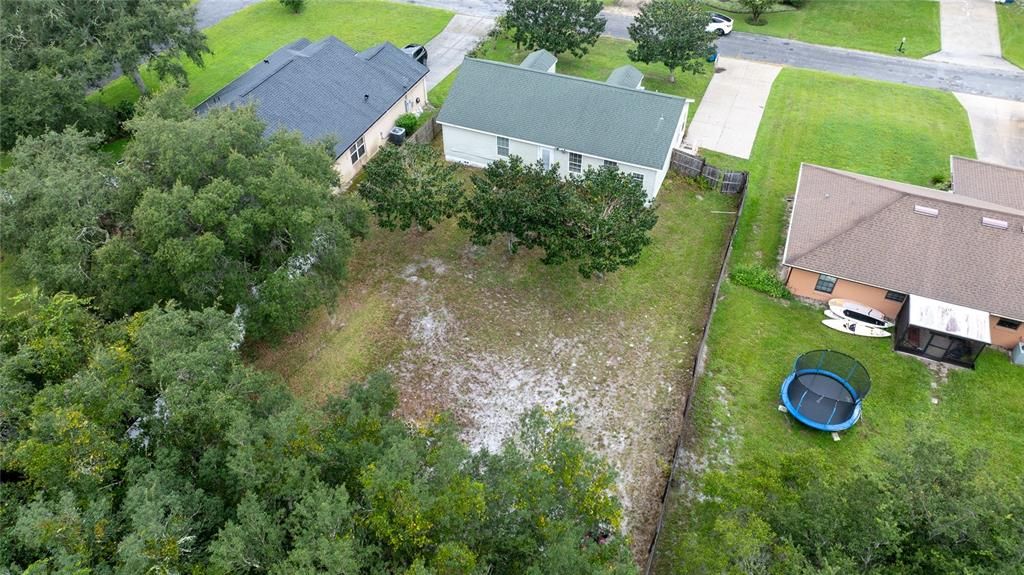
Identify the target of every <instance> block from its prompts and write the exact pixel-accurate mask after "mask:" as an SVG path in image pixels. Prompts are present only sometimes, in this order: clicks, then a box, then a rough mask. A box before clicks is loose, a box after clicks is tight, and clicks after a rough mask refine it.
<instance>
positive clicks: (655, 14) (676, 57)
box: [628, 0, 714, 82]
mask: <svg viewBox="0 0 1024 575" xmlns="http://www.w3.org/2000/svg"><path fill="white" fill-rule="evenodd" d="M707 25H708V12H707V9H706V8H705V6H704V5H703V4H702V3H701V2H698V1H697V0H651V1H650V2H648V3H646V4H644V5H643V6H641V8H640V13H639V14H637V16H636V18H635V19H634V20H633V22H632V23H631V24H630V25H629V37H630V38H632V40H633V42H635V43H636V46H634V47H633V48H630V49H629V52H628V54H629V59H630V60H633V61H634V62H643V63H645V64H650V63H652V62H661V63H662V64H664V65H665V66H666V67H667V68H668V72H669V82H675V81H676V75H675V71H676V69H677V68H678V69H679V70H680V71H682V72H692V73H694V74H699V73H701V72H703V71H704V67H705V66H704V59H705V58H706V57H707V56H708V54H709V53H710V52H711V50H712V49H713V47H714V34H712V33H711V32H707V31H706V27H707Z"/></svg>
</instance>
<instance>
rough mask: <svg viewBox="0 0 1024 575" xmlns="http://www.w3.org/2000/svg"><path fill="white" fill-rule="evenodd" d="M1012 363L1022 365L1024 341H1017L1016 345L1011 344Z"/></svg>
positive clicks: (1023, 363) (1023, 362)
mask: <svg viewBox="0 0 1024 575" xmlns="http://www.w3.org/2000/svg"><path fill="white" fill-rule="evenodd" d="M1012 355H1013V363H1015V364H1016V365H1024V341H1020V342H1017V345H1015V346H1013V354H1012Z"/></svg>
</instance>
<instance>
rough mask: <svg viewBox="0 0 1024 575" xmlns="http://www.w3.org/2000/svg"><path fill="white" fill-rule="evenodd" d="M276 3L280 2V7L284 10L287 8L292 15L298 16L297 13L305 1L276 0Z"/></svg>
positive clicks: (300, 10)
mask: <svg viewBox="0 0 1024 575" xmlns="http://www.w3.org/2000/svg"><path fill="white" fill-rule="evenodd" d="M278 1H279V2H281V5H282V6H284V7H285V8H287V9H289V10H291V11H292V13H293V14H298V13H299V12H302V8H303V5H305V3H306V0H278Z"/></svg>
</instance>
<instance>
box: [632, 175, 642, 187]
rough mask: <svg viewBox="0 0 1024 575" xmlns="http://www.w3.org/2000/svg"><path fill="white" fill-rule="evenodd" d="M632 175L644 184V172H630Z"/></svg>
mask: <svg viewBox="0 0 1024 575" xmlns="http://www.w3.org/2000/svg"><path fill="white" fill-rule="evenodd" d="M630 176H632V177H633V179H634V180H636V181H638V182H640V185H641V186H642V185H644V175H643V174H638V173H636V172H633V173H632V174H630Z"/></svg>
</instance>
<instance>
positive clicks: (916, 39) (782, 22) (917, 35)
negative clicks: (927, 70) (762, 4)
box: [729, 0, 941, 58]
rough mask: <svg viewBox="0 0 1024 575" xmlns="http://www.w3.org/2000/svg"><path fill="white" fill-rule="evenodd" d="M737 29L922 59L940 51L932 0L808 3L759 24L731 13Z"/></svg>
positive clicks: (818, 0) (817, 0)
mask: <svg viewBox="0 0 1024 575" xmlns="http://www.w3.org/2000/svg"><path fill="white" fill-rule="evenodd" d="M729 16H731V17H732V18H733V20H734V21H735V23H736V24H735V29H736V30H741V31H743V32H753V33H756V34H768V35H770V36H781V37H783V38H791V39H794V40H800V41H803V42H810V43H812V44H825V45H828V46H840V47H842V48H853V49H857V50H867V51H869V52H880V53H883V54H890V55H893V56H898V55H900V53H899V52H897V51H896V49H897V48H898V47H899V45H900V40H901V39H902V38H904V37H905V38H906V39H907V42H906V44H905V46H904V54H903V55H906V56H909V57H912V58H921V57H923V56H927V55H928V54H931V53H933V52H938V51H939V49H940V47H941V41H940V35H939V3H938V2H936V1H935V0H811V1H810V2H808V3H807V5H806V6H804V7H803V8H801V9H799V10H794V11H788V12H779V13H773V14H766V15H764V16H762V18H761V19H762V21H763V22H765V24H764V25H762V26H752V25H750V24H748V23H747V21H746V19H747V18H748V16H749V15H747V14H737V13H733V14H729Z"/></svg>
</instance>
